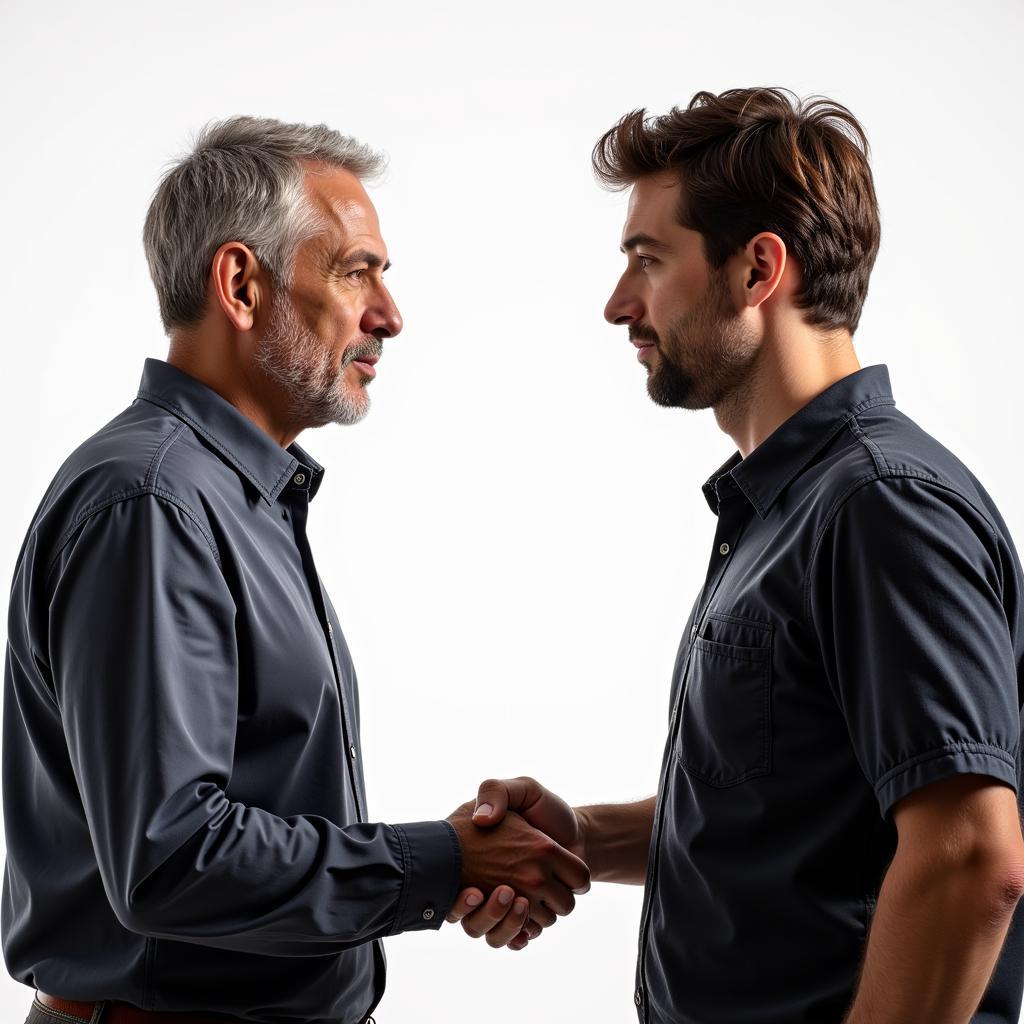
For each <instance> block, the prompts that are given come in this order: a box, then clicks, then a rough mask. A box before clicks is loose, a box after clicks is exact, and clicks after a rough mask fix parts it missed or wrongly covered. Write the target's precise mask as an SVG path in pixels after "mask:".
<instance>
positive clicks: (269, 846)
mask: <svg viewBox="0 0 1024 1024" xmlns="http://www.w3.org/2000/svg"><path fill="white" fill-rule="evenodd" d="M47 593H48V595H49V658H50V666H51V671H52V676H53V686H54V695H55V698H56V701H57V703H58V706H59V710H60V715H61V719H62V723H63V728H64V733H65V737H66V740H67V746H68V751H69V754H70V759H71V764H72V768H73V771H74V775H75V780H76V782H77V784H78V787H79V790H80V794H81V800H82V805H83V809H84V814H85V818H86V821H87V825H88V830H89V834H90V836H91V839H92V843H93V847H94V851H95V856H96V860H97V863H98V866H99V871H100V875H101V877H102V881H103V886H104V890H105V892H106V894H107V898H108V900H109V902H110V904H111V907H112V908H113V910H114V912H115V913H116V915H117V917H118V919H119V920H120V921H121V922H122V924H123V925H124V926H125V927H127V928H129V929H131V930H133V931H137V932H140V933H143V934H146V935H150V936H155V937H166V938H173V939H177V940H180V941H188V942H196V943H201V944H204V945H209V946H217V947H223V948H225V949H234V950H241V951H248V952H254V953H266V954H275V955H279V956H282V955H283V956H314V955H320V954H324V953H329V952H336V951H338V950H341V949H344V948H347V947H350V946H353V945H357V944H360V943H365V942H367V941H370V940H372V939H374V938H377V937H380V936H384V935H389V934H394V933H396V932H400V931H406V930H410V929H414V928H420V929H422V928H438V927H440V925H441V923H442V922H443V920H444V916H445V914H446V912H447V910H448V908H449V906H450V905H451V903H452V902H453V901H454V899H455V895H456V892H457V889H458V884H459V878H460V875H461V852H460V849H459V843H458V838H457V836H456V834H455V831H454V829H453V828H452V827H451V825H450V824H448V823H447V822H445V821H428V822H414V823H409V824H404V825H394V826H392V825H387V824H382V823H355V824H348V825H344V826H342V825H339V824H336V823H334V822H332V821H330V820H328V819H327V818H326V817H323V816H318V815H312V814H294V815H290V816H288V817H279V816H277V815H275V814H272V813H269V812H268V811H266V810H264V809H261V808H259V807H253V806H246V805H244V804H242V803H240V802H238V801H236V800H232V799H230V798H229V797H228V795H227V792H228V791H229V790H230V781H231V776H232V762H233V755H234V747H235V737H236V718H237V711H238V692H239V687H238V672H239V659H238V656H237V650H236V640H235V615H236V605H235V601H234V600H233V597H232V594H231V591H230V589H229V587H228V584H227V582H226V580H225V578H224V576H223V574H222V572H221V569H220V565H219V559H218V555H217V552H216V549H215V547H214V544H213V540H212V537H210V536H209V535H208V533H207V531H206V529H205V528H204V527H202V526H201V525H200V524H199V522H198V520H197V519H196V518H194V516H193V515H192V514H191V510H187V509H186V507H185V506H184V503H180V502H178V501H177V500H175V499H173V498H172V497H170V496H169V495H159V494H154V493H142V494H138V495H136V496H134V497H131V498H126V499H122V500H115V501H113V502H111V503H108V504H106V505H105V506H104V507H101V508H99V509H98V510H95V511H92V512H91V513H90V514H88V516H87V517H86V518H85V520H84V522H82V523H80V524H79V525H78V526H77V527H76V530H75V532H74V533H73V535H72V536H71V537H70V539H68V540H67V541H66V542H65V543H64V545H63V546H62V547H61V548H60V550H59V551H58V552H57V554H56V555H55V556H54V558H53V560H52V563H51V566H50V571H49V575H48V591H47Z"/></svg>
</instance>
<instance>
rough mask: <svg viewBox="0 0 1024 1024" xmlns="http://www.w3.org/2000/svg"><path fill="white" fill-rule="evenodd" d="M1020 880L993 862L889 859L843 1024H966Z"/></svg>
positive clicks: (1000, 942) (985, 982)
mask: <svg viewBox="0 0 1024 1024" xmlns="http://www.w3.org/2000/svg"><path fill="white" fill-rule="evenodd" d="M1020 891H1021V889H1020V878H1019V875H1017V874H1015V873H1014V872H1013V871H1012V870H1005V869H1002V868H1000V867H998V866H994V865H979V866H971V867H968V866H958V867H955V868H954V867H949V868H946V869H942V870H937V869H935V867H934V865H932V866H930V868H929V869H923V867H922V865H921V864H920V863H919V862H918V863H915V862H909V863H908V862H904V861H901V860H900V858H899V856H898V855H897V857H896V858H895V859H894V860H893V862H892V864H891V865H890V867H889V870H888V872H887V873H886V876H885V879H884V881H883V883H882V888H881V891H880V892H879V899H878V907H877V909H876V911H875V915H874V920H873V922H872V925H871V932H870V935H869V937H868V943H867V950H866V954H865V958H864V964H863V968H862V971H861V977H860V981H859V984H858V987H857V995H856V998H855V999H854V1002H853V1006H852V1007H851V1009H850V1012H849V1014H848V1016H847V1017H846V1019H845V1024H890V1022H892V1024H896V1022H902V1021H908V1020H926V1021H928V1022H929V1024H967V1022H968V1021H969V1020H970V1018H971V1016H972V1014H973V1013H974V1011H975V1009H976V1008H977V1006H978V1003H979V1002H980V1000H981V997H982V995H983V994H984V992H985V989H986V987H987V986H988V983H989V980H990V978H991V975H992V969H993V967H994V966H995V963H996V961H997V959H998V957H999V951H1000V949H1001V948H1002V946H1003V941H1004V940H1005V938H1006V933H1007V930H1008V928H1009V924H1010V919H1011V917H1012V915H1013V910H1014V907H1015V906H1016V903H1017V900H1018V899H1019V896H1020Z"/></svg>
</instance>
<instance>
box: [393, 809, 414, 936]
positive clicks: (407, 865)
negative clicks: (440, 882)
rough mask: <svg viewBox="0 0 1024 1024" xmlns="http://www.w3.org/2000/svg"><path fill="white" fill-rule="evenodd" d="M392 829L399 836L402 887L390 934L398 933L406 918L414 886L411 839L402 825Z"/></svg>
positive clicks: (394, 826)
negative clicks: (407, 906)
mask: <svg viewBox="0 0 1024 1024" xmlns="http://www.w3.org/2000/svg"><path fill="white" fill-rule="evenodd" d="M391 829H392V831H393V832H394V833H395V835H396V836H398V846H399V850H400V851H401V854H402V889H401V891H400V892H399V894H398V909H397V910H396V911H395V919H394V921H393V922H392V924H391V929H390V930H389V931H388V934H389V935H397V934H398V930H399V927H400V926H401V922H402V921H403V920H405V908H406V905H407V904H408V902H409V890H410V889H411V888H412V851H411V850H410V849H409V840H408V837H407V836H406V834H405V829H403V828H402V827H401V825H392V826H391Z"/></svg>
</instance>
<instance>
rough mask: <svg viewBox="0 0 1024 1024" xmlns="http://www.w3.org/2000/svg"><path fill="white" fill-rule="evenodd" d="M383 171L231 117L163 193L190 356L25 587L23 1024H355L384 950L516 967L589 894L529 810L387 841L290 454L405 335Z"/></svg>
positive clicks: (87, 484)
mask: <svg viewBox="0 0 1024 1024" xmlns="http://www.w3.org/2000/svg"><path fill="white" fill-rule="evenodd" d="M381 168H382V160H381V158H380V157H379V156H378V155H377V154H376V153H374V152H373V151H371V150H370V149H368V148H367V147H366V146H365V145H363V144H361V143H359V142H356V141H354V140H353V139H350V138H347V137H345V136H342V135H339V134H338V133H337V132H335V131H332V130H330V129H328V128H327V127H326V126H324V125H316V126H306V125H297V124H284V123H282V122H279V121H275V120H269V119H256V118H249V117H239V118H233V119H230V120H227V121H223V122H219V123H214V124H212V125H209V126H207V128H206V129H204V131H203V132H202V133H201V135H200V136H199V138H198V140H197V142H196V145H195V146H194V149H193V151H192V152H191V153H190V154H189V155H188V156H187V157H186V158H185V159H183V160H181V161H180V162H179V163H177V164H176V165H174V166H173V167H172V168H171V169H170V170H169V172H168V173H167V174H166V175H165V177H164V178H163V180H162V182H161V184H160V186H159V188H158V189H157V191H156V194H155V196H154V198H153V201H152V204H151V206H150V209H149V213H148V215H147V217H146V224H145V231H144V239H145V248H146V256H147V259H148V261H149V267H150V272H151V275H152V278H153V282H154V284H155V286H156V291H157V295H158V297H159V303H160V315H161V318H162V321H163V325H164V328H165V330H166V332H167V334H168V336H169V338H170V352H169V355H168V358H167V360H166V361H164V360H160V359H153V358H148V359H146V360H145V363H144V368H143V371H142V380H141V385H140V388H139V391H138V395H137V397H136V398H135V400H134V401H133V402H132V403H131V404H130V405H129V406H128V407H127V408H126V409H124V410H123V411H122V412H121V413H119V414H118V415H117V416H115V417H114V418H113V419H112V420H110V422H109V423H107V424H106V425H105V426H104V427H102V428H101V429H100V430H99V431H97V432H96V433H95V434H93V435H92V436H91V437H89V438H88V439H87V440H85V441H84V442H83V443H82V444H81V445H79V446H78V448H76V449H75V450H74V451H73V452H72V454H71V455H70V456H69V457H68V458H67V460H66V461H65V462H64V464H63V465H62V466H61V467H60V469H59V470H58V471H57V473H56V475H55V477H54V479H53V481H52V483H51V484H50V486H49V488H48V489H47V491H46V493H45V495H44V496H43V498H42V501H41V503H40V505H39V507H38V509H37V510H36V513H35V515H34V516H33V518H32V521H31V524H30V525H29V528H28V532H27V535H26V537H25V541H24V544H23V545H22V548H21V552H20V554H19V556H18V559H17V564H16V567H15V573H14V580H13V586H12V590H11V602H10V610H9V631H8V646H7V659H6V671H5V692H4V721H3V730H4V731H3V759H4V760H3V811H4V822H5V828H6V841H7V860H6V865H5V871H4V880H3V882H4V884H3V906H2V934H3V952H4V957H5V960H6V963H7V967H8V970H9V971H10V973H11V974H12V976H13V977H14V978H16V979H17V980H18V981H21V982H23V983H24V984H26V985H29V986H33V987H34V988H35V989H36V990H37V991H36V994H35V997H34V999H33V1002H32V1006H31V1008H30V1010H29V1016H28V1021H30V1022H38V1024H58V1022H60V1024H67V1022H68V1021H69V1020H75V1019H81V1020H83V1021H91V1022H97V1021H100V1020H101V1019H102V1021H103V1024H130V1022H144V1021H147V1022H157V1021H160V1022H163V1024H172V1022H184V1021H189V1022H192V1024H199V1022H201V1021H213V1020H217V1021H220V1022H221V1024H223V1022H225V1021H248V1022H263V1024H271V1022H275V1024H286V1022H291V1021H294V1022H299V1021H301V1022H304V1024H328V1022H330V1024H363V1022H365V1021H367V1020H368V1019H370V1020H372V1018H370V1016H369V1015H370V1014H371V1013H372V1012H373V1010H374V1008H375V1007H376V1006H377V1004H378V1002H379V1000H380V998H381V996H382V994H383V990H384V976H385V960H384V953H383V949H382V945H381V942H380V939H381V937H382V936H385V935H393V934H396V933H398V932H402V931H410V930H417V929H436V928H439V927H440V925H441V923H442V922H443V921H444V920H445V919H446V917H447V918H448V919H450V920H456V919H460V918H461V919H463V920H464V923H465V924H466V925H467V931H469V932H470V934H473V935H476V936H480V935H483V934H486V935H487V941H488V943H489V944H491V945H494V946H502V945H506V944H508V943H509V942H510V941H511V940H512V939H513V938H515V937H516V936H519V935H523V936H529V935H536V934H537V932H538V931H539V929H540V928H541V927H543V926H548V925H550V924H552V923H553V922H554V921H555V919H556V915H560V914H566V913H569V912H570V911H571V910H572V907H573V892H574V891H575V892H581V891H585V890H586V889H587V888H588V887H589V871H588V869H587V867H586V865H585V864H584V863H583V862H582V861H581V860H580V859H579V858H578V857H577V856H576V855H575V854H574V853H573V852H570V851H567V850H565V849H563V848H562V847H561V846H559V845H558V844H557V843H555V842H554V841H553V840H551V839H550V838H549V837H547V836H546V835H544V834H542V833H540V832H538V831H537V830H536V829H534V828H533V827H532V826H531V825H529V824H528V823H527V822H526V821H525V820H524V818H522V817H520V816H519V815H514V814H513V815H509V817H508V818H506V819H505V820H504V821H503V822H502V823H501V824H500V825H499V826H497V827H492V828H489V829H487V830H484V829H482V828H480V827H479V826H477V825H475V824H474V823H473V822H472V821H471V815H472V809H473V802H472V801H470V802H469V803H468V804H464V805H462V806H461V807H459V808H458V809H457V810H456V811H455V812H454V813H452V814H451V815H450V816H449V817H448V818H446V819H439V820H431V821H421V822H411V823H405V824H396V825H388V824H384V823H374V822H371V821H370V820H369V819H368V817H367V811H366V798H365V789H364V780H363V771H362V758H361V749H360V739H359V698H358V690H357V686H356V675H355V671H354V668H353V665H352V660H351V658H350V656H349V651H348V647H347V646H346V643H345V639H344V637H343V635H342V631H341V626H340V623H339V621H338V616H337V614H336V612H335V610H334V607H333V605H332V603H331V600H330V598H329V597H328V595H327V592H326V590H325V589H324V587H323V584H322V582H321V580H320V577H319V575H318V573H317V570H316V566H315V564H314V560H313V553H312V551H311V549H310V544H309V541H308V538H307V532H306V524H307V517H308V515H309V507H310V504H311V502H312V500H313V499H314V497H315V496H316V494H317V491H318V489H319V488H320V485H321V483H322V481H323V476H324V468H323V467H322V466H321V465H320V464H319V463H318V462H317V461H316V460H315V459H314V458H313V457H312V456H311V455H310V454H309V453H308V452H307V451H305V449H303V448H301V447H300V446H299V445H298V444H297V443H296V442H295V438H296V437H297V435H298V434H299V433H300V432H301V431H302V430H303V429H305V428H307V427H317V426H321V425H324V424H327V423H354V422H356V421H357V420H358V419H360V418H361V417H362V416H364V415H365V414H366V412H367V408H368V405H369V397H368V393H367V390H366V388H367V385H368V384H369V382H370V381H371V380H372V379H373V377H374V376H375V374H376V370H375V365H376V363H377V361H378V359H379V358H380V356H381V354H382V350H383V344H384V341H385V339H389V338H393V337H394V336H395V335H397V334H398V332H399V331H400V330H401V328H402V319H401V316H400V314H399V312H398V309H397V307H396V306H395V303H394V301H393V300H392V298H391V295H390V293H389V292H388V289H387V287H386V286H385V284H384V282H383V273H384V271H385V270H387V268H388V265H389V262H388V256H387V250H386V247H385V245H384V242H383V239H382V238H381V233H380V227H379V224H378V220H377V214H376V211H375V210H374V207H373V204H372V203H371V202H370V199H369V197H368V196H367V194H366V191H365V190H364V187H363V184H362V180H363V179H368V178H371V177H373V176H374V175H375V174H376V173H377V172H379V171H380V170H381ZM425 753H426V754H429V744H428V745H426V747H425V749H424V750H423V751H395V752H394V756H396V757H399V758H402V759H403V761H408V760H412V761H414V762H415V761H419V760H420V759H422V758H423V756H424V754H425ZM460 890H461V892H460ZM517 893H518V894H520V895H518V896H517V895H516V894H517ZM474 907H475V908H476V909H473V908H474Z"/></svg>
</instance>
